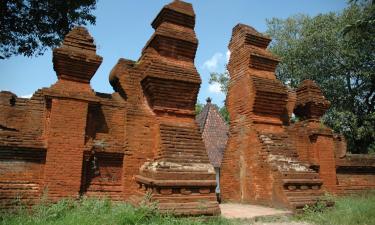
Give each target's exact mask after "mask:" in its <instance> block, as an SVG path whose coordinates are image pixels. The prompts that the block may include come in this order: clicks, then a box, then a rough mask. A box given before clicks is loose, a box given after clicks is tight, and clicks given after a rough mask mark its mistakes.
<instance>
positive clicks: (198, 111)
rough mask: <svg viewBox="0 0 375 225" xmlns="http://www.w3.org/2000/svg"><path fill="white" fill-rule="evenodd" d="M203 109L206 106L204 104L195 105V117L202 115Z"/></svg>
mask: <svg viewBox="0 0 375 225" xmlns="http://www.w3.org/2000/svg"><path fill="white" fill-rule="evenodd" d="M203 107H204V105H203V104H202V103H200V102H197V104H195V115H198V114H199V113H201V112H202V109H203Z"/></svg>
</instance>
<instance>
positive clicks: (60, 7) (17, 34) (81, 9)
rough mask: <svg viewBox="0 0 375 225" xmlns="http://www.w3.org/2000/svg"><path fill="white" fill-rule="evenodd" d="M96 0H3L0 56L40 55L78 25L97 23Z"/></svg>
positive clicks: (2, 57) (1, 3)
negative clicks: (95, 13) (92, 12)
mask: <svg viewBox="0 0 375 225" xmlns="http://www.w3.org/2000/svg"><path fill="white" fill-rule="evenodd" d="M95 7H96V0H65V1H62V0H49V1H38V0H2V1H0V11H1V13H0V30H1V32H0V59H4V58H9V57H11V56H13V55H24V56H28V57H30V56H33V55H41V54H43V53H44V51H45V50H46V49H47V48H53V47H55V46H57V45H59V43H60V42H61V41H62V40H63V38H64V36H65V35H66V34H67V33H68V32H69V31H70V30H71V29H72V28H73V27H74V26H77V25H86V24H87V23H90V24H95V16H94V15H92V14H91V11H92V10H94V9H95Z"/></svg>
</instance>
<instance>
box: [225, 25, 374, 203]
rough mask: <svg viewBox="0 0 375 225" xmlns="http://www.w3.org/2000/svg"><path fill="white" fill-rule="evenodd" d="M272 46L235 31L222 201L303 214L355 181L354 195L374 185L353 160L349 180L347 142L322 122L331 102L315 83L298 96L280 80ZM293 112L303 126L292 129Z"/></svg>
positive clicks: (240, 28) (248, 31)
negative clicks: (283, 208) (305, 208)
mask: <svg viewBox="0 0 375 225" xmlns="http://www.w3.org/2000/svg"><path fill="white" fill-rule="evenodd" d="M269 42H270V39H269V38H267V37H265V36H264V35H262V34H260V33H258V32H257V31H256V30H254V29H253V28H251V27H249V26H246V25H243V24H239V25H237V26H235V27H234V28H233V34H232V38H231V41H230V44H229V49H230V51H231V58H230V61H229V65H228V70H229V74H230V82H229V91H228V96H227V107H228V111H229V115H230V120H231V121H230V130H229V131H230V134H229V140H228V144H227V148H226V150H225V153H224V159H223V162H222V168H221V193H222V198H223V200H224V201H235V202H255V203H261V204H268V205H279V206H286V207H290V208H293V209H296V210H299V209H301V208H302V207H303V206H304V205H305V204H313V203H315V202H316V201H317V199H318V198H319V197H321V196H322V194H323V191H324V190H327V191H330V192H333V193H337V192H338V191H341V192H344V191H345V190H351V189H350V187H352V188H353V187H355V185H354V184H355V183H357V184H358V187H357V188H356V190H359V189H361V188H362V189H365V188H364V187H367V188H371V187H373V182H374V181H372V179H373V175H369V172H368V171H369V170H370V169H369V168H372V167H371V166H370V167H368V168H367V169H365V170H366V171H367V174H366V175H364V174H361V173H360V172H358V171H356V170H355V167H356V166H358V164H357V165H354V164H355V163H352V164H353V165H352V164H350V163H349V164H350V165H351V166H350V167H345V168H346V169H347V170H348V171H350V172H351V173H353V174H355V176H353V178H352V179H349V180H346V181H344V180H343V177H345V176H346V175H345V172H344V171H345V170H344V169H343V168H344V167H343V162H344V161H345V162H347V161H348V160H347V159H345V153H343V152H342V151H343V150H342V148H345V147H346V146H345V143H344V142H345V141H344V140H343V137H341V136H337V135H336V134H334V133H333V132H332V130H331V129H330V128H327V127H325V126H324V125H322V124H321V123H320V121H319V119H320V117H321V116H322V115H323V114H324V112H325V111H326V110H327V109H328V107H329V104H330V103H329V102H328V101H327V100H326V99H325V98H324V96H323V94H322V92H321V91H320V89H319V87H318V86H317V85H316V84H315V83H314V82H313V81H311V80H306V81H304V82H302V83H301V85H300V87H299V88H297V89H296V90H295V91H294V90H289V89H287V88H286V87H284V86H283V85H282V84H281V83H280V82H279V81H278V80H276V77H275V74H274V70H275V68H276V66H277V63H278V59H276V58H275V57H274V56H272V55H271V54H270V53H269V52H267V50H266V47H267V45H268V44H269ZM293 111H294V113H295V114H296V115H297V116H298V117H299V118H300V122H297V123H294V124H290V123H289V119H290V117H291V114H292V112H293ZM338 159H340V160H338ZM337 168H338V171H337V173H336V169H337ZM340 168H341V170H340ZM346 173H347V172H346ZM341 192H340V193H341Z"/></svg>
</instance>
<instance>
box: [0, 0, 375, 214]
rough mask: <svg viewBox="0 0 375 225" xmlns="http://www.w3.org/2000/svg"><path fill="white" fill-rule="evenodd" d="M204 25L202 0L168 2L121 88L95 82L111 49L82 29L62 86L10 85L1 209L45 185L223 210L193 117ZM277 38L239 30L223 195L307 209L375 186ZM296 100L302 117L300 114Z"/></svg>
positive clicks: (115, 77) (71, 41)
mask: <svg viewBox="0 0 375 225" xmlns="http://www.w3.org/2000/svg"><path fill="white" fill-rule="evenodd" d="M194 26H195V14H194V11H193V8H192V5H191V4H188V3H185V2H182V1H174V2H172V3H170V4H168V5H166V6H165V7H164V8H163V9H162V10H161V11H160V13H159V14H158V15H157V17H156V19H155V20H154V21H153V22H152V27H153V28H154V29H155V33H154V34H153V35H152V36H151V38H150V40H149V41H148V42H147V43H146V46H145V47H144V49H143V51H142V56H141V57H140V59H139V60H138V61H137V62H135V61H131V60H126V59H120V60H119V61H118V63H117V64H116V65H115V67H114V68H113V69H112V71H111V73H110V83H111V85H112V86H113V88H114V90H115V92H114V93H113V94H103V93H98V92H95V91H94V90H92V88H91V86H90V80H91V78H92V77H93V75H94V74H95V72H96V70H97V68H98V67H99V66H100V64H101V61H102V58H101V57H100V56H98V55H97V54H96V46H95V44H94V41H93V38H92V37H91V36H90V34H89V33H88V32H87V30H86V29H85V28H82V27H77V28H74V29H73V30H72V31H71V32H70V33H69V34H68V35H67V36H66V38H65V40H64V42H63V44H62V45H61V47H59V48H57V49H55V50H54V51H53V63H54V69H55V71H56V75H57V77H58V81H57V82H56V83H55V84H53V85H52V86H51V87H49V88H43V89H40V90H37V91H36V92H35V93H34V95H33V96H32V97H31V98H30V99H24V98H18V97H17V96H16V95H14V94H13V93H10V92H7V91H2V92H0V200H1V202H0V203H1V204H0V205H1V208H8V207H10V206H11V205H12V203H13V202H14V199H15V198H18V199H20V200H22V201H24V202H25V203H27V204H34V203H35V202H36V201H37V200H38V199H39V197H40V196H41V195H42V194H43V193H46V194H47V196H48V197H49V198H50V199H51V200H58V199H61V198H64V197H79V196H85V195H86V196H108V197H109V198H111V199H113V200H116V201H131V202H133V203H137V202H139V201H140V200H141V199H142V198H143V197H144V195H145V193H146V192H151V193H152V198H151V200H153V201H158V202H159V208H160V209H161V210H162V211H171V210H172V211H173V212H174V213H176V214H187V215H201V214H207V215H215V214H218V213H220V209H219V207H218V203H217V201H216V196H215V186H216V182H215V172H214V168H213V167H212V165H210V163H209V158H208V156H207V153H206V150H205V145H204V143H203V141H202V137H201V133H200V132H199V127H198V125H197V124H196V121H195V118H194V109H195V107H194V106H195V103H196V98H197V94H198V91H199V88H200V84H201V79H200V76H199V74H198V72H197V70H196V67H195V65H194V58H195V53H196V50H197V45H198V41H197V38H196V36H195V32H194ZM270 41H271V40H270V39H269V38H267V37H265V36H263V35H261V34H260V33H258V32H257V31H255V30H254V29H253V28H251V27H248V26H246V25H238V26H236V27H235V28H234V30H233V36H232V40H231V43H230V46H229V47H230V50H231V52H232V55H231V59H230V62H229V66H228V68H229V72H230V76H231V80H230V84H229V94H228V97H227V104H228V105H227V106H228V110H229V113H230V118H231V122H230V130H229V132H230V138H229V140H228V143H227V149H226V151H225V154H224V159H223V162H222V182H221V183H222V187H221V192H222V195H223V199H224V200H228V201H237V202H258V203H262V204H269V205H281V206H288V207H292V208H297V209H298V208H301V207H302V206H303V204H311V203H314V202H315V201H316V199H317V198H318V197H319V196H321V194H322V190H324V189H326V190H329V191H332V192H336V193H339V194H345V193H351V192H353V191H358V190H365V189H370V188H374V186H375V180H374V168H375V164H374V158H373V157H370V156H368V157H363V156H354V155H348V154H346V143H345V139H344V138H343V137H342V136H339V135H336V134H334V133H333V132H332V130H331V129H329V128H327V127H324V126H323V125H321V124H320V122H319V117H320V116H321V115H322V114H323V113H324V111H325V110H326V109H327V107H328V106H329V103H328V102H327V101H326V100H325V99H324V97H323V95H322V94H321V92H320V90H319V88H318V87H317V86H316V85H315V83H314V82H312V81H306V82H304V83H302V85H301V87H300V88H298V89H297V90H296V91H293V90H288V89H287V88H286V87H284V86H283V85H282V84H281V83H280V82H279V81H278V80H276V78H275V74H274V69H275V67H276V65H277V62H278V59H277V58H275V57H274V56H272V54H270V53H269V52H268V51H267V50H266V47H267V46H268V44H269V42H270ZM293 110H294V112H295V113H296V114H298V115H299V116H300V117H301V118H302V120H301V121H300V122H298V123H295V124H289V118H290V117H291V114H292V112H293Z"/></svg>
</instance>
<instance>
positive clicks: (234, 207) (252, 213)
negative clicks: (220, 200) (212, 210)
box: [220, 203, 311, 225]
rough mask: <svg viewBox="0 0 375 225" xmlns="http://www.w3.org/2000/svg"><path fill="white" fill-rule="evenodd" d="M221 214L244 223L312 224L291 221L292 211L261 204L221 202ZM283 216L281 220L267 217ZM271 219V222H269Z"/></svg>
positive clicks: (275, 224)
mask: <svg viewBox="0 0 375 225" xmlns="http://www.w3.org/2000/svg"><path fill="white" fill-rule="evenodd" d="M220 209H221V215H222V216H223V217H224V218H227V219H238V220H239V221H241V222H240V223H241V224H243V225H250V224H251V225H253V224H254V225H311V224H309V223H306V222H294V221H289V219H288V216H289V215H292V212H291V211H288V210H283V209H275V208H270V207H265V206H259V205H247V204H246V205H245V204H233V203H225V204H220ZM272 217H273V218H274V217H281V218H284V219H282V220H281V221H279V220H277V221H272V219H269V220H270V221H269V220H268V219H267V218H272ZM268 221H269V222H268Z"/></svg>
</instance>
